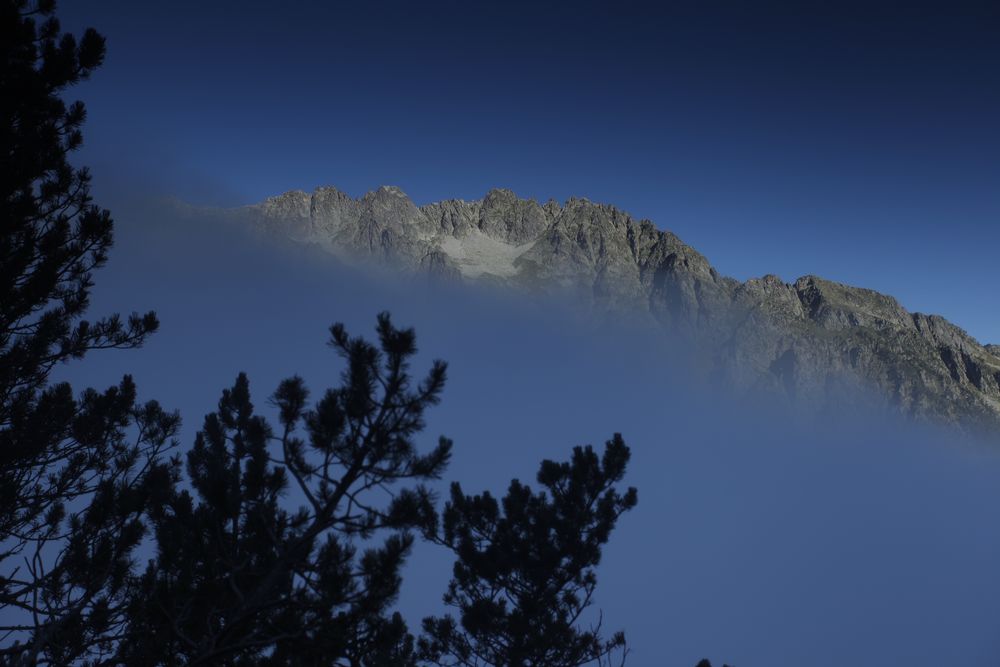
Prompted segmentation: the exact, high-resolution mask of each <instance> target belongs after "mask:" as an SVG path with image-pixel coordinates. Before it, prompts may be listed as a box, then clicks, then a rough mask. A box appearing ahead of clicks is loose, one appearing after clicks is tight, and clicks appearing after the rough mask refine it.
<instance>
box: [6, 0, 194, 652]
mask: <svg viewBox="0 0 1000 667" xmlns="http://www.w3.org/2000/svg"><path fill="white" fill-rule="evenodd" d="M53 12H54V3H53V2H51V1H44V0H40V1H39V2H37V3H34V4H29V3H28V2H26V1H25V0H0V155H2V156H3V158H2V159H0V662H2V663H7V664H59V665H66V664H71V663H74V662H78V661H83V660H88V659H98V658H99V656H101V655H105V654H107V653H108V652H109V651H110V650H111V649H112V646H113V645H114V643H115V641H116V637H117V635H118V634H119V633H120V632H121V630H122V627H123V623H124V617H123V616H122V608H123V602H124V600H125V599H126V597H127V587H128V583H129V581H130V577H129V574H130V570H131V563H132V557H133V554H134V552H135V549H136V547H137V546H138V544H139V543H140V541H141V540H142V537H143V534H144V528H143V517H144V515H145V514H146V512H147V511H148V510H149V509H150V507H152V506H153V505H155V502H156V499H157V498H158V497H159V496H161V495H163V493H164V492H165V489H166V488H167V487H169V486H170V484H172V482H173V472H172V470H171V468H170V466H169V465H168V464H167V463H164V462H163V461H162V460H161V454H162V452H163V451H164V450H165V449H166V448H168V447H169V446H170V445H171V438H172V436H173V434H174V433H175V431H176V429H177V426H178V418H177V416H176V415H173V414H167V413H165V412H164V411H163V410H162V409H161V408H160V407H159V406H158V405H157V404H156V403H148V404H146V405H140V404H139V403H137V401H136V388H135V385H134V383H133V382H132V380H131V378H129V377H127V376H126V377H125V378H124V379H123V380H122V381H121V383H120V384H119V385H118V386H115V387H111V388H109V389H107V390H104V391H96V390H93V389H88V390H86V391H84V392H82V393H81V394H79V395H74V391H73V389H72V388H71V387H70V385H69V384H67V383H64V382H62V383H55V384H54V383H52V382H50V374H51V373H52V370H53V369H54V368H55V366H56V365H57V364H60V363H62V362H66V361H69V360H73V359H79V358H80V357H83V356H84V355H85V354H86V353H87V352H89V351H91V350H96V349H107V348H130V347H136V346H138V345H140V344H141V343H142V342H143V340H144V339H145V337H146V336H147V335H148V334H150V333H152V332H153V331H154V330H155V329H156V328H157V320H156V317H155V315H154V314H153V313H147V314H146V315H143V316H140V315H135V314H133V315H132V316H131V317H129V318H128V319H127V320H126V321H123V320H122V319H121V318H120V317H119V316H117V315H112V316H108V317H105V318H103V319H98V320H96V321H89V320H85V319H83V316H84V314H85V311H86V309H87V306H88V299H89V294H90V289H91V287H92V284H93V280H92V274H93V271H94V270H95V269H97V268H99V267H100V266H101V265H102V264H104V263H105V261H106V260H107V256H108V250H109V249H110V247H111V245H112V220H111V216H110V214H109V213H108V211H106V210H103V209H101V208H99V207H97V206H96V205H94V204H93V203H92V201H91V198H90V195H89V184H90V176H89V174H88V173H87V171H86V169H79V168H75V167H73V166H72V165H71V164H70V162H69V159H68V156H69V154H70V153H71V152H72V151H73V150H75V149H76V148H78V147H79V146H80V144H81V141H82V135H81V132H80V128H81V125H82V123H83V120H84V116H85V113H84V106H83V104H82V103H80V102H74V103H72V104H67V103H66V102H65V101H64V100H63V97H62V96H63V95H64V94H65V92H66V91H67V89H68V88H69V87H71V86H72V85H73V84H75V83H77V82H79V81H81V80H82V79H85V78H87V77H88V76H89V75H90V73H91V72H92V71H93V70H94V69H95V68H97V67H98V66H99V65H100V64H101V62H102V61H103V58H104V52H105V47H104V39H103V38H102V37H101V36H100V35H99V34H98V33H97V32H95V31H94V30H87V31H86V32H85V33H84V34H83V36H82V37H81V38H80V39H79V40H78V39H76V38H75V37H74V36H73V35H69V34H63V33H62V32H61V30H60V26H59V22H58V21H57V20H56V19H55V18H54V15H53Z"/></svg>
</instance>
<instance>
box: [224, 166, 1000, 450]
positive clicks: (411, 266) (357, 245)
mask: <svg viewBox="0 0 1000 667" xmlns="http://www.w3.org/2000/svg"><path fill="white" fill-rule="evenodd" d="M230 216H232V217H236V218H237V219H239V220H240V221H242V222H245V223H247V224H249V225H250V226H252V228H254V229H255V230H257V231H258V232H262V233H264V234H266V235H267V236H269V237H275V238H281V239H288V240H291V241H294V242H296V243H299V244H307V245H311V246H316V247H318V248H320V249H322V250H324V251H326V252H328V253H330V254H332V255H334V256H336V257H338V258H339V259H340V260H342V261H345V262H348V263H356V264H372V263H374V264H378V265H382V266H389V267H392V268H394V269H397V270H399V271H400V272H402V273H404V274H409V275H411V276H412V275H414V274H424V275H427V276H430V277H433V278H435V279H439V280H445V281H452V280H453V281H471V282H474V283H481V284H489V285H494V286H496V285H499V286H503V287H509V288H512V289H516V290H521V291H524V292H526V293H532V294H560V293H568V294H572V295H573V297H574V298H575V299H576V300H578V303H580V304H582V305H583V306H584V307H585V308H586V310H587V311H588V312H590V313H592V314H594V315H596V316H598V317H603V316H607V315H611V316H629V317H638V318H640V319H643V320H647V321H649V322H651V323H655V324H656V325H657V326H660V327H663V328H664V329H665V330H666V331H668V332H670V333H671V334H672V335H674V336H679V337H681V338H683V339H685V340H687V341H689V342H690V343H692V345H691V347H690V349H691V350H692V352H691V354H692V355H693V356H694V357H696V358H697V359H696V361H697V363H698V364H699V365H700V366H701V367H703V368H704V370H705V377H706V378H710V379H711V382H713V383H718V385H719V386H721V387H726V388H728V389H732V390H736V391H738V392H761V391H765V392H777V393H779V394H782V395H785V396H787V397H788V398H789V399H791V400H795V401H796V402H797V403H799V402H803V403H811V404H815V405H822V404H826V403H829V401H831V399H837V400H840V399H843V398H845V397H851V396H853V397H855V398H857V397H858V396H870V395H871V390H874V391H875V394H876V395H878V396H881V397H882V399H883V400H885V401H886V402H887V403H889V404H891V405H894V406H896V408H897V409H898V410H900V411H901V412H903V413H904V414H907V415H910V416H913V417H915V418H918V419H928V420H934V421H943V422H948V423H953V424H956V425H959V426H961V427H963V428H967V429H969V430H973V431H983V430H985V431H988V432H992V433H997V432H1000V346H997V345H982V344H980V343H979V342H977V341H976V340H975V339H973V338H972V337H971V336H969V335H968V334H966V333H965V332H964V331H963V330H962V329H960V328H959V327H957V326H955V325H953V324H951V323H950V322H948V321H947V320H945V319H944V318H942V317H939V316H935V315H923V314H920V313H910V312H907V311H906V310H905V309H904V308H903V307H902V306H901V305H900V304H899V303H898V302H897V301H896V300H895V299H894V298H892V297H890V296H887V295H884V294H880V293H878V292H874V291H872V290H867V289H862V288H858V287H851V286H847V285H842V284H839V283H835V282H831V281H828V280H823V279H822V278H819V277H816V276H805V277H802V278H799V279H798V280H796V281H795V282H794V283H791V284H789V283H785V282H783V281H782V280H781V279H779V278H778V277H776V276H771V275H768V276H764V277H763V278H757V279H751V280H748V281H746V282H739V281H737V280H735V279H733V278H728V277H726V276H723V275H720V274H719V272H718V271H716V270H715V269H714V268H713V267H712V266H711V264H709V262H708V260H707V259H705V257H704V256H702V255H701V254H700V253H699V252H697V251H696V250H695V249H693V248H691V247H690V246H688V245H686V244H684V243H683V242H682V241H681V240H680V239H679V238H678V237H677V236H676V235H674V234H672V233H670V232H668V231H661V230H659V229H657V228H656V227H655V226H654V225H653V223H652V222H650V221H648V220H635V219H634V218H632V216H630V215H629V214H628V213H626V212H624V211H622V210H620V209H618V208H615V207H614V206H609V205H605V204H597V203H593V202H591V201H588V200H586V199H570V200H568V201H567V202H565V203H564V204H558V203H557V202H555V201H552V200H550V201H548V202H546V203H544V204H543V203H539V202H537V201H535V200H531V199H519V198H518V197H517V196H516V195H515V194H514V193H513V192H511V191H509V190H491V191H490V192H488V193H487V194H486V196H485V197H484V198H483V199H481V200H478V201H468V202H467V201H463V200H446V201H442V202H438V203H434V204H428V205H426V206H419V207H418V206H416V205H415V204H414V203H413V202H412V201H411V200H410V199H409V197H407V196H406V194H404V193H403V192H402V191H401V190H400V189H398V188H395V187H385V186H383V187H380V188H379V189H377V190H375V191H373V192H369V193H368V194H366V195H364V196H363V197H361V198H360V199H354V198H352V197H350V196H348V195H346V194H344V193H343V192H341V191H339V190H337V189H336V188H333V187H324V188H319V189H317V190H316V191H315V192H313V193H312V194H309V193H306V192H302V191H293V192H287V193H285V194H282V195H279V196H277V197H272V198H269V199H267V200H265V201H264V202H262V203H260V204H255V205H252V206H248V207H244V208H241V209H234V210H230V211H228V212H227V217H230Z"/></svg>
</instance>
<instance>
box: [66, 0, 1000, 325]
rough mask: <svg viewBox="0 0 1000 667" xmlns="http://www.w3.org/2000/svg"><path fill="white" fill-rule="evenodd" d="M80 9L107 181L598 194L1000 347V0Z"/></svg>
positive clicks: (702, 238) (261, 192)
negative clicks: (92, 42)
mask: <svg viewBox="0 0 1000 667" xmlns="http://www.w3.org/2000/svg"><path fill="white" fill-rule="evenodd" d="M64 4H65V6H64V7H63V8H62V10H61V12H62V15H63V17H64V23H65V24H66V26H67V27H71V28H79V27H82V26H84V25H94V26H97V27H98V28H99V29H101V30H102V31H103V32H104V33H105V34H106V35H107V37H108V43H109V53H108V60H107V64H106V65H105V67H104V68H102V70H100V71H99V73H98V74H97V75H96V77H95V78H94V79H93V81H92V82H90V83H88V84H87V85H86V86H84V87H81V88H79V89H78V92H79V94H80V95H81V96H82V97H84V99H85V101H86V102H87V103H88V105H89V109H90V120H89V123H88V126H87V132H86V138H87V141H88V145H87V147H86V148H85V150H84V151H83V154H82V155H81V160H82V161H85V162H87V163H89V164H91V165H92V166H93V168H94V170H95V174H96V175H97V177H98V180H97V184H98V186H101V185H104V186H105V187H111V185H112V184H117V185H119V186H122V187H128V188H132V189H144V190H150V191H153V192H155V193H157V194H171V195H176V196H178V197H180V198H182V199H185V200H188V201H192V202H195V203H211V204H226V205H233V204H244V203H250V202H254V201H258V200H260V199H262V198H263V197H265V196H268V195H271V194H275V193H279V192H282V191H285V190H289V189H306V190H309V189H312V188H314V187H316V186H318V185H324V184H333V185H336V186H338V187H340V188H341V189H343V190H346V191H347V192H349V193H351V194H354V195H360V194H362V193H363V192H365V191H367V190H369V189H374V188H375V187H377V186H378V185H380V184H395V185H399V186H400V187H402V188H403V189H404V190H405V191H406V192H407V193H408V194H410V196H411V197H413V199H414V200H415V201H417V202H418V203H426V202H429V201H434V200H438V199H442V198H449V197H458V198H464V199H473V198H478V197H481V196H482V195H483V193H484V192H485V191H486V190H488V189H489V188H491V187H496V186H503V187H510V188H512V189H514V190H515V191H516V192H517V193H518V194H520V195H522V196H531V197H536V198H539V199H542V200H544V199H548V198H550V197H553V198H556V199H558V200H560V201H562V200H564V199H566V198H567V197H569V196H585V197H588V198H590V199H593V200H599V201H603V202H609V203H614V204H616V205H618V206H620V207H621V208H624V209H626V210H628V211H630V212H631V213H633V214H634V215H636V216H640V217H648V218H651V219H652V220H653V221H654V222H655V223H656V224H657V225H658V226H660V227H662V228H669V229H671V230H673V231H675V232H676V233H678V234H679V235H680V236H681V237H682V238H684V239H685V240H686V241H688V242H689V243H691V244H692V245H694V246H695V247H697V248H698V249H700V250H701V251H702V252H704V253H705V254H706V255H707V256H708V257H709V259H710V260H712V261H713V262H714V263H715V264H716V265H717V266H718V268H720V269H721V270H722V271H723V272H724V273H727V274H731V275H734V276H736V277H738V278H741V279H745V278H747V277H751V276H756V275H762V274H764V273H768V272H773V273H778V274H779V275H781V276H782V277H783V278H784V279H786V280H792V279H794V278H796V277H798V276H799V275H803V274H806V273H816V274H820V275H823V276H825V277H828V278H831V279H836V280H841V281H844V282H849V283H854V284H860V285H864V286H868V287H872V288H876V289H879V290H882V291H886V292H890V293H892V294H895V295H897V296H898V297H899V298H900V299H901V300H902V302H903V303H904V305H906V306H907V307H909V308H911V309H918V310H923V311H929V312H937V313H941V314H944V315H946V316H949V317H950V318H951V319H953V320H955V321H956V322H957V323H958V324H960V325H962V326H964V327H966V328H967V329H968V330H969V331H970V332H971V333H973V334H974V335H976V336H977V337H979V338H981V339H984V340H985V341H986V342H989V341H991V340H994V341H1000V307H998V306H1000V299H998V298H997V291H996V289H995V285H996V273H995V264H996V261H997V256H998V254H1000V187H998V184H1000V120H998V119H1000V76H998V75H997V72H1000V4H997V3H979V4H971V3H962V2H957V3H955V2H948V3H920V2H917V3H914V2H907V3H895V2H872V3H850V2H848V3H844V2H798V3H777V4H776V3H743V2H732V3H724V2H668V3H657V4H651V5H644V4H637V3H629V2H614V3H611V2H605V3H565V4H557V3H537V2H532V3H525V4H518V3H512V2H503V3H500V2H492V3H466V2H454V3H420V2H413V3H386V2H354V3H303V2H290V3H273V2H268V3H262V2H212V3H200V2H199V3H195V2H169V3H136V2H124V1H118V0H109V1H102V2H72V3H71V2H66V3H64ZM97 192H98V193H100V192H101V190H100V187H98V189H97Z"/></svg>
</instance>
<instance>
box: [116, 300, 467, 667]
mask: <svg viewBox="0 0 1000 667" xmlns="http://www.w3.org/2000/svg"><path fill="white" fill-rule="evenodd" d="M377 331H378V339H379V346H378V347H376V346H374V345H372V344H371V343H369V342H367V341H365V340H363V339H361V338H350V337H348V335H347V333H346V332H345V331H344V329H343V327H341V326H340V325H335V326H333V327H332V328H331V333H332V340H331V345H332V346H333V347H334V348H335V349H336V350H337V352H338V353H339V354H340V355H341V356H342V357H343V358H344V359H345V360H346V368H345V370H344V372H343V374H342V384H341V386H339V387H338V388H336V389H329V390H327V391H326V393H325V394H324V395H323V396H322V397H321V398H320V400H319V401H318V402H316V403H315V405H313V406H312V407H308V401H307V396H308V394H307V391H306V389H305V387H304V385H303V382H302V380H301V379H300V378H298V377H293V378H290V379H288V380H285V381H284V382H282V383H281V385H280V386H279V387H278V389H277V391H276V392H275V393H274V395H273V398H272V403H273V405H274V407H275V408H276V409H277V413H278V423H279V425H278V427H277V429H274V428H272V427H271V426H270V425H269V423H268V422H267V420H266V419H265V418H264V417H263V416H260V415H257V414H255V413H254V408H253V405H252V404H251V402H250V389H249V383H248V381H247V378H246V376H245V375H240V376H239V377H238V378H237V380H236V384H235V385H234V386H233V388H232V389H231V390H227V391H225V392H224V393H223V395H222V399H221V400H220V401H219V409H218V412H216V413H214V414H210V415H208V417H206V419H205V424H204V428H203V430H202V431H201V432H200V433H199V434H198V436H197V438H196V440H195V444H194V447H193V449H192V450H191V451H190V453H189V454H188V460H187V464H188V472H189V475H190V480H191V486H192V488H193V494H189V493H188V492H186V491H185V492H181V493H178V494H177V495H176V496H175V497H174V498H173V499H172V500H171V502H170V503H169V504H168V509H167V511H165V512H164V513H163V514H162V515H161V516H158V517H157V518H156V521H155V524H156V536H157V541H158V553H157V557H156V560H155V561H154V562H153V563H152V564H151V565H150V568H149V571H148V572H147V573H146V575H145V577H144V579H143V582H142V587H141V590H139V591H138V595H137V596H136V598H135V600H134V604H133V607H132V614H133V623H132V627H131V633H130V635H129V637H128V639H127V640H126V641H125V642H123V643H122V645H121V647H120V653H119V658H120V660H121V661H122V662H124V663H126V664H130V665H169V664H190V665H199V664H238V665H255V664H268V665H373V666H375V665H408V664H413V661H414V658H413V639H412V637H411V636H410V635H409V634H408V632H407V630H406V625H405V624H404V623H403V621H402V619H401V618H400V617H399V616H398V615H389V614H388V613H387V609H388V607H389V606H390V605H391V604H392V603H393V602H394V601H395V598H396V596H397V593H398V591H399V585H400V567H401V566H402V564H403V562H404V560H405V558H406V555H407V553H408V551H409V550H410V546H411V543H412V541H413V538H412V536H411V534H410V531H420V532H426V531H431V530H433V528H434V526H435V523H436V521H437V515H436V512H435V510H434V504H433V498H432V495H431V493H430V492H429V491H428V490H427V489H426V488H424V487H423V486H422V484H421V482H422V481H424V480H430V479H434V478H437V477H438V476H439V475H440V474H441V473H442V471H443V470H444V468H445V466H446V465H447V462H448V459H449V455H450V449H451V443H450V442H449V441H448V440H446V439H444V438H442V439H441V440H440V441H439V443H438V444H437V446H436V448H434V449H433V450H432V451H431V452H430V453H428V454H425V455H421V454H420V453H418V451H417V449H416V446H415V444H414V440H413V436H414V435H415V434H416V433H417V432H418V431H420V430H421V429H422V428H423V425H424V420H423V415H424V411H425V409H426V408H427V407H429V406H430V405H433V404H434V403H436V402H437V401H438V396H439V394H440V392H441V389H442V388H443V386H444V381H445V365H444V364H443V363H442V362H435V363H434V365H433V367H432V368H431V370H430V372H429V373H428V375H427V376H426V377H425V378H424V379H423V381H422V382H420V383H419V384H416V385H415V386H414V383H413V381H412V380H411V377H410V373H409V367H408V366H409V360H410V358H411V357H412V356H413V354H414V353H415V352H416V347H415V338H414V334H413V331H412V330H411V329H407V330H400V329H397V328H395V327H393V325H392V324H391V322H390V320H389V317H388V315H386V314H382V315H381V316H379V319H378V327H377ZM400 487H402V488H400ZM285 498H288V500H285ZM296 505H299V507H298V508H297V509H294V510H292V509H287V508H286V507H288V506H290V507H294V506H296ZM383 532H387V533H388V535H387V536H381V537H380V535H379V534H380V533H383ZM376 538H377V539H376Z"/></svg>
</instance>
